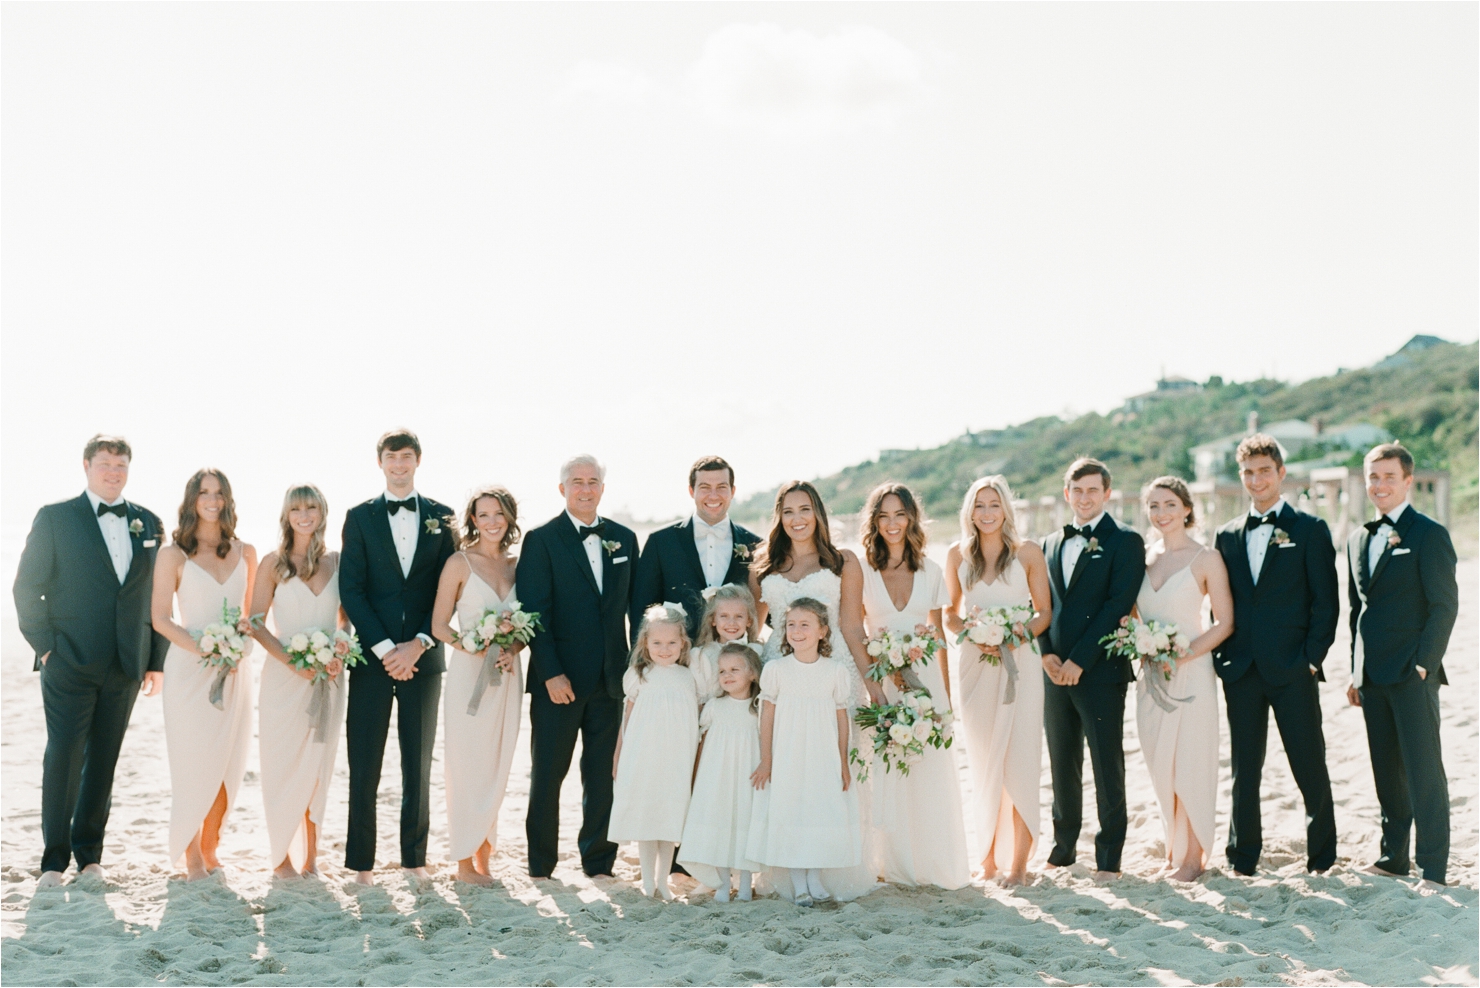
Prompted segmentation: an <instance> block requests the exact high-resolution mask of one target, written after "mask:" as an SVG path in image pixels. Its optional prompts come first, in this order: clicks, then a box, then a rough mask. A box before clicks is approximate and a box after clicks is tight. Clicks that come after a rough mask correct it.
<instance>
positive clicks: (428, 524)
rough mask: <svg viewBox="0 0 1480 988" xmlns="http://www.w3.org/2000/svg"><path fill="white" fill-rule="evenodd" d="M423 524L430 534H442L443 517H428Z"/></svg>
mask: <svg viewBox="0 0 1480 988" xmlns="http://www.w3.org/2000/svg"><path fill="white" fill-rule="evenodd" d="M422 526H423V527H425V528H426V530H427V534H428V535H441V534H442V519H441V518H428V519H427V520H426V521H424V522H422Z"/></svg>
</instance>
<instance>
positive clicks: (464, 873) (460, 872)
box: [457, 861, 493, 885]
mask: <svg viewBox="0 0 1480 988" xmlns="http://www.w3.org/2000/svg"><path fill="white" fill-rule="evenodd" d="M457 880H458V881H460V882H464V883H466V884H468V885H492V884H493V879H492V878H490V877H489V876H487V875H485V874H483V873H482V872H481V871H479V870H478V869H477V868H475V867H473V865H472V863H471V861H459V862H458V863H457Z"/></svg>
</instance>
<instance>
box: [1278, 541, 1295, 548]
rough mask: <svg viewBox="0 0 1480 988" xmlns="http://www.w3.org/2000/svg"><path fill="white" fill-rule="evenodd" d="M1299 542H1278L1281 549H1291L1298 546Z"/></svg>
mask: <svg viewBox="0 0 1480 988" xmlns="http://www.w3.org/2000/svg"><path fill="white" fill-rule="evenodd" d="M1299 544H1300V543H1299V542H1281V543H1280V548H1281V549H1293V548H1295V547H1296V546H1298V545H1299Z"/></svg>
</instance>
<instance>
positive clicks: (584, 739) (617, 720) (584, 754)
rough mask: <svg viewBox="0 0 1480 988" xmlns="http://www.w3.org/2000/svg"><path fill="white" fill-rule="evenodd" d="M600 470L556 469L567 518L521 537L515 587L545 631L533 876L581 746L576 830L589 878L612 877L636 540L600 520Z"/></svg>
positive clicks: (537, 677)
mask: <svg viewBox="0 0 1480 988" xmlns="http://www.w3.org/2000/svg"><path fill="white" fill-rule="evenodd" d="M605 491H606V469H605V468H604V467H603V466H602V465H601V463H600V462H598V461H597V459H596V458H595V457H593V456H577V457H574V458H573V459H571V460H569V461H567V462H566V464H565V465H564V466H563V467H561V469H560V493H561V495H562V496H563V497H564V498H565V510H564V511H562V512H561V513H560V514H558V515H556V516H555V517H554V518H552V519H550V520H549V521H547V522H545V524H543V525H541V526H540V527H538V528H536V529H534V530H533V531H531V532H530V533H529V534H528V535H526V536H525V537H524V549H523V550H522V551H521V552H520V553H519V567H518V570H517V571H516V574H515V576H516V579H517V583H518V587H519V599H520V600H521V601H522V602H523V605H524V609H525V610H527V611H532V612H537V613H538V614H539V615H540V617H541V621H542V623H543V624H544V626H545V630H544V631H542V632H540V633H539V634H537V635H535V637H534V640H533V641H532V642H530V645H529V673H528V677H527V681H526V683H527V688H528V690H529V693H530V698H529V730H530V738H529V755H530V762H531V765H530V775H529V811H528V814H527V816H526V817H525V824H524V826H525V833H526V835H527V836H528V838H529V874H530V876H531V877H533V878H535V879H545V878H549V877H550V874H551V873H552V872H553V871H554V870H555V863H556V861H557V860H558V845H559V839H560V786H561V783H563V782H564V781H565V775H566V773H567V772H568V771H569V770H570V760H571V756H572V755H573V753H574V752H575V745H576V739H577V737H579V738H580V741H581V788H582V790H583V799H582V801H581V807H582V820H581V830H580V834H579V835H578V837H577V845H578V846H579V848H580V851H581V867H582V869H583V870H584V871H585V872H586V874H588V875H593V876H610V875H611V871H612V865H613V863H614V862H615V861H616V858H617V845H616V844H613V843H612V842H611V841H610V840H608V839H607V836H606V828H607V823H608V821H609V820H610V818H611V811H612V759H613V756H614V755H615V754H616V750H617V733H618V731H619V730H620V729H621V726H622V674H623V673H624V672H626V671H627V650H628V648H629V647H630V643H631V642H630V637H629V634H628V629H627V610H628V607H629V606H630V604H631V600H632V570H633V564H634V563H635V561H636V560H637V536H636V535H634V534H633V532H632V530H631V529H630V528H627V527H626V526H624V525H619V524H617V523H616V522H614V521H611V520H610V519H606V518H602V517H601V515H600V514H598V512H597V509H598V508H599V507H600V506H601V496H602V494H603V493H604V492H605Z"/></svg>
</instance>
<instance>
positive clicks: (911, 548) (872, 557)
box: [859, 480, 926, 573]
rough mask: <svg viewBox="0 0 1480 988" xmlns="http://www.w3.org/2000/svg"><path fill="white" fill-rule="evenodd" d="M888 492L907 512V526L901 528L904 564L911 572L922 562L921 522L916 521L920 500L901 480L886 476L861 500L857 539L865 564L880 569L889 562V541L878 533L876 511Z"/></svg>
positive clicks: (920, 565)
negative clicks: (861, 510) (859, 530)
mask: <svg viewBox="0 0 1480 988" xmlns="http://www.w3.org/2000/svg"><path fill="white" fill-rule="evenodd" d="M890 494H893V495H894V496H895V497H897V498H899V503H900V504H901V505H902V506H903V507H904V510H905V512H906V513H907V514H908V515H909V516H910V523H909V527H908V528H906V529H905V532H904V564H905V566H906V567H907V568H908V569H909V571H910V572H911V573H914V572H917V571H919V569H920V568H921V567H922V566H924V565H925V541H926V540H925V526H924V524H922V523H921V521H920V502H919V501H918V500H917V499H916V498H915V492H914V491H912V490H910V489H909V488H908V487H906V486H905V485H904V484H901V483H898V482H896V481H893V480H886V481H885V482H884V483H882V484H880V485H879V486H878V487H875V488H874V489H873V490H872V491H870V492H869V495H868V500H867V501H865V502H864V504H863V514H862V515H861V519H862V528H863V531H862V532H860V533H859V536H860V538H859V541H861V542H862V543H863V553H864V555H865V556H866V557H868V564H869V565H870V566H872V567H873V568H874V569H875V570H877V571H878V572H880V573H882V572H884V567H885V566H888V565H889V543H888V542H885V541H884V536H883V535H881V534H879V512H881V511H882V510H883V509H884V498H886V497H888V496H889V495H890Z"/></svg>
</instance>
